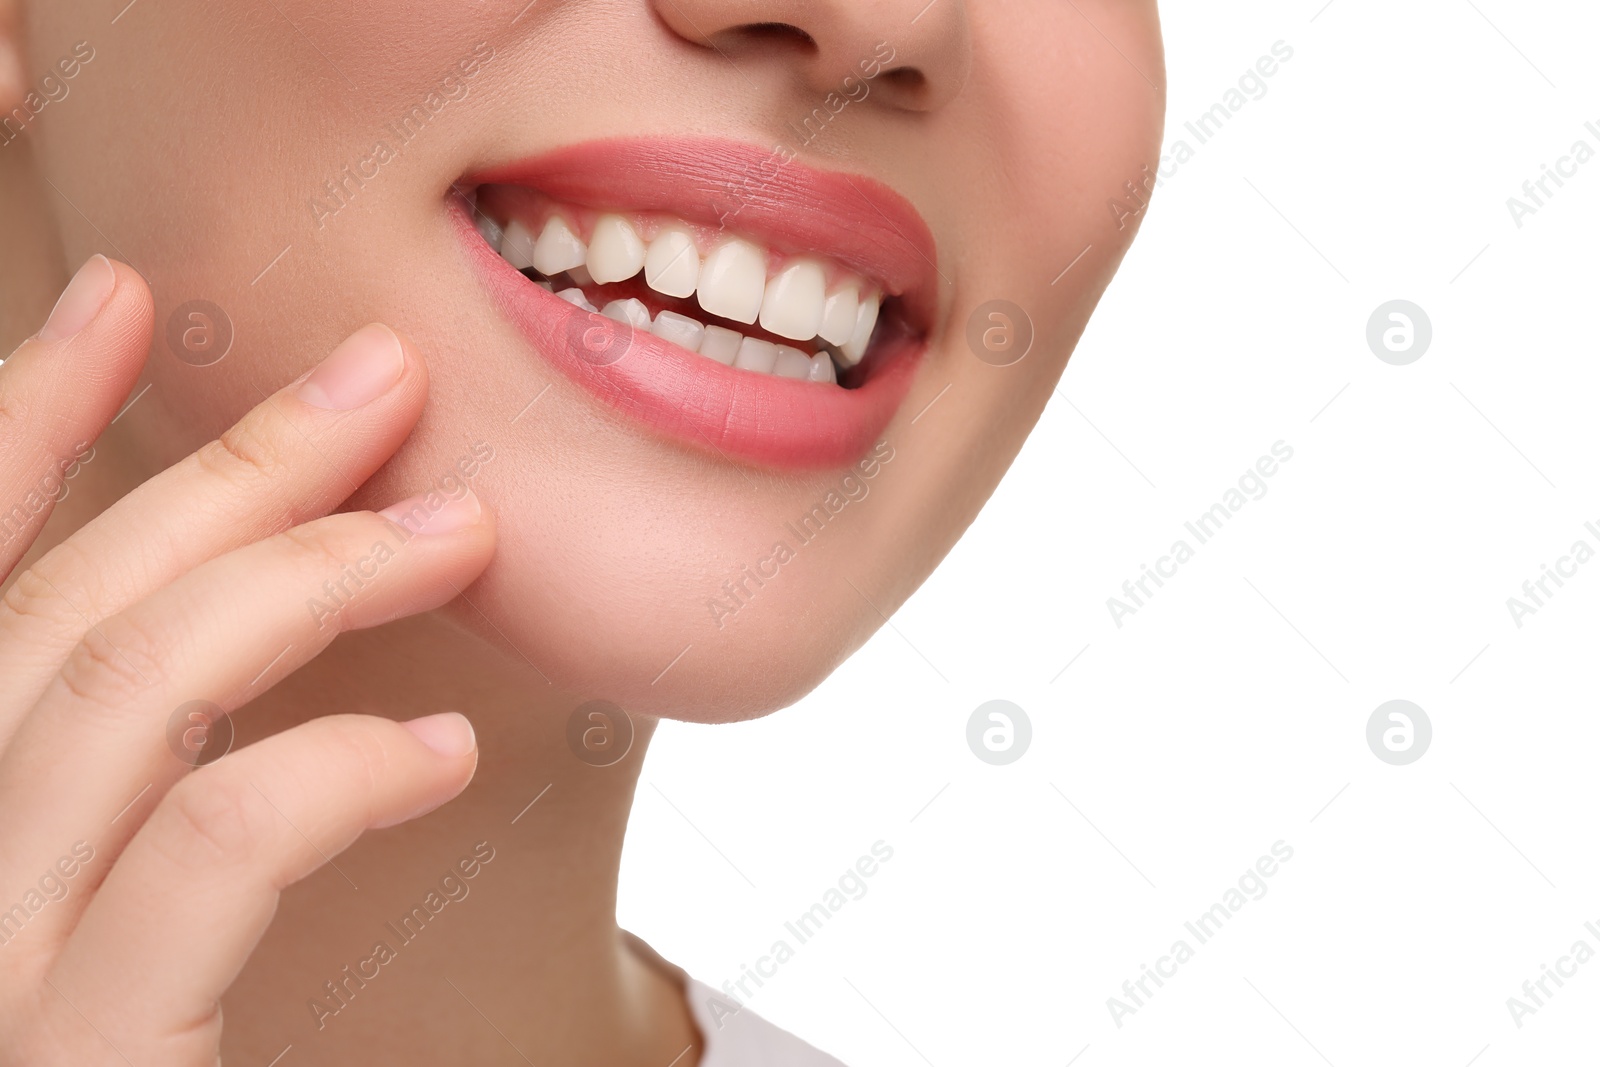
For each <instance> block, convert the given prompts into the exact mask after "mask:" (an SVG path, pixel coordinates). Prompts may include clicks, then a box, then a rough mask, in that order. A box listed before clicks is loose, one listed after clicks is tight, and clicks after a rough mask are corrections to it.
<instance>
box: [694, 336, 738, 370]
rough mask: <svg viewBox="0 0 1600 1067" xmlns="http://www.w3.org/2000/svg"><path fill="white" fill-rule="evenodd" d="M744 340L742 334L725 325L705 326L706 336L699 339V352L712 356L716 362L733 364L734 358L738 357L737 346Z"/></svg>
mask: <svg viewBox="0 0 1600 1067" xmlns="http://www.w3.org/2000/svg"><path fill="white" fill-rule="evenodd" d="M742 342H744V334H742V333H739V331H738V330H728V328H726V326H706V336H704V338H702V339H701V347H699V354H701V355H706V357H710V358H714V360H717V362H718V363H725V365H728V366H733V362H734V360H736V358H739V346H741V344H742Z"/></svg>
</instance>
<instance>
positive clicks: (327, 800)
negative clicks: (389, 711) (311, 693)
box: [50, 714, 477, 1063]
mask: <svg viewBox="0 0 1600 1067" xmlns="http://www.w3.org/2000/svg"><path fill="white" fill-rule="evenodd" d="M476 762H477V749H476V745H475V742H474V740H473V735H472V727H471V726H470V725H469V724H468V722H467V720H466V719H465V718H463V717H462V716H460V715H456V714H446V715H437V716H431V717H429V718H427V719H420V720H416V721H414V722H411V723H407V724H404V725H402V724H399V723H395V722H391V721H389V720H387V719H379V718H373V717H370V716H358V715H336V716H329V717H327V718H323V719H315V720H313V721H311V722H308V723H305V724H303V725H301V726H298V727H295V728H294V729H292V730H286V731H284V732H283V733H280V734H276V735H274V736H272V737H269V738H267V739H266V740H264V741H260V742H257V743H256V744H253V745H251V746H249V747H248V748H244V749H241V750H239V751H238V752H235V753H233V754H232V755H230V756H228V757H227V758H226V759H223V760H220V761H219V762H217V763H214V764H212V765H210V766H208V767H205V768H202V769H201V770H199V771H197V772H195V773H194V774H193V775H191V776H189V777H188V778H187V779H186V780H184V781H183V782H182V783H181V784H179V785H178V786H177V787H176V788H174V789H173V790H172V791H171V793H169V794H168V795H167V797H166V799H165V800H164V801H162V803H161V805H160V806H159V807H158V808H157V809H156V811H155V812H154V814H152V815H151V817H150V819H149V821H148V822H146V823H145V825H144V827H143V828H142V829H141V830H140V831H139V833H138V835H137V836H136V837H135V838H134V839H133V841H132V842H131V843H130V844H129V846H128V849H127V851H126V852H125V853H124V854H123V856H122V859H121V860H120V861H119V862H118V863H117V865H116V867H115V868H113V869H112V871H111V873H110V875H109V876H108V877H107V878H106V881H105V883H104V885H103V886H102V887H101V890H100V892H99V893H98V895H96V897H95V899H94V902H93V904H91V905H90V907H89V909H88V911H87V912H85V914H84V916H83V920H82V922H81V923H80V924H79V926H78V928H77V930H75V931H74V932H73V934H72V937H71V939H70V940H69V942H68V944H67V946H66V948H65V949H64V951H63V952H62V954H61V956H60V957H59V958H58V960H57V962H56V965H55V967H54V968H53V971H52V973H51V975H50V981H51V983H52V984H53V985H54V986H55V987H56V991H57V992H58V993H59V994H60V996H61V997H63V998H65V999H66V1000H69V1001H70V1002H71V1007H72V1009H73V1011H68V1012H66V1014H67V1015H69V1016H74V1017H72V1018H68V1019H66V1020H64V1021H66V1022H68V1023H72V1022H77V1018H76V1016H75V1014H74V1013H78V1014H81V1016H82V1018H85V1019H88V1020H91V1021H92V1022H93V1023H94V1026H95V1027H96V1028H98V1029H99V1030H100V1031H102V1032H103V1033H104V1035H105V1037H106V1039H107V1040H109V1041H111V1042H113V1043H115V1044H116V1046H117V1047H118V1049H119V1050H120V1051H121V1052H122V1053H123V1054H124V1055H126V1056H128V1057H129V1058H130V1059H131V1061H132V1062H134V1063H202V1062H204V1063H210V1062H211V1060H210V1059H209V1058H207V1057H206V1055H205V1054H206V1053H207V1052H212V1054H214V1051H213V1050H214V1048H215V1045H216V1041H217V1039H218V1038H219V1036H220V1034H221V1018H220V1015H219V1014H218V1011H217V1002H218V1000H219V999H220V998H221V996H222V994H223V992H224V991H226V990H227V988H228V986H229V985H231V984H232V983H233V980H234V979H235V978H236V977H237V976H238V973H239V971H240V969H241V968H242V967H243V966H244V964H245V961H246V960H247V959H248V958H249V956H250V953H251V952H252V951H253V950H254V948H255V946H256V944H257V942H259V941H260V939H261V936H262V934H263V933H265V932H266V929H267V926H268V924H269V923H270V922H271V921H272V915H273V912H274V910H275V909H276V908H277V903H278V894H279V892H280V891H281V890H283V889H284V888H286V887H287V886H289V885H291V884H293V883H294V882H297V881H299V880H300V879H302V878H304V877H305V876H306V875H308V874H310V873H311V872H313V871H315V870H317V869H318V868H319V867H321V866H322V865H323V864H325V863H333V864H334V865H335V866H337V860H336V859H335V858H334V857H336V856H337V855H338V854H339V853H340V852H342V851H343V850H344V849H345V848H347V847H348V846H349V845H350V844H351V843H352V842H353V841H355V840H356V838H357V837H359V836H360V835H361V834H362V833H363V832H364V831H366V830H368V829H372V828H376V827H382V826H391V825H394V824H395V823H400V822H404V821H406V820H408V819H412V818H415V817H417V816H418V815H421V814H423V813H425V812H428V811H432V810H433V809H434V808H436V807H438V806H439V805H440V804H443V803H445V802H446V801H447V800H449V799H451V798H452V797H454V796H455V795H456V794H458V793H459V792H460V791H461V790H462V789H464V788H466V785H467V782H468V781H469V780H470V779H471V777H472V772H473V768H474V767H475V766H476ZM132 975H157V976H160V980H159V981H145V982H140V981H130V980H129V978H130V976H132ZM63 1010H64V1009H63ZM78 1026H79V1027H81V1026H82V1023H81V1022H78Z"/></svg>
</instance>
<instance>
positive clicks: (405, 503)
mask: <svg viewBox="0 0 1600 1067" xmlns="http://www.w3.org/2000/svg"><path fill="white" fill-rule="evenodd" d="M378 514H379V515H382V516H383V517H384V518H386V519H388V520H389V521H390V522H392V523H394V524H396V525H397V526H403V527H405V528H406V529H407V530H409V531H411V532H412V533H414V534H429V535H436V534H447V533H455V532H456V531H457V530H464V529H466V528H467V527H468V526H471V525H472V524H473V523H475V522H477V521H479V520H480V519H482V518H483V505H482V504H480V503H478V497H477V495H476V494H475V493H473V492H472V490H470V489H469V490H467V495H466V496H464V497H461V498H460V499H459V500H452V499H451V498H450V497H447V496H445V495H444V494H442V493H437V492H434V493H425V494H423V495H422V496H414V497H412V498H411V499H410V500H402V501H401V502H400V503H398V504H391V505H389V506H388V507H386V508H384V509H383V510H382V511H380V512H378Z"/></svg>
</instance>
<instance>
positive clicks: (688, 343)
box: [650, 311, 739, 353]
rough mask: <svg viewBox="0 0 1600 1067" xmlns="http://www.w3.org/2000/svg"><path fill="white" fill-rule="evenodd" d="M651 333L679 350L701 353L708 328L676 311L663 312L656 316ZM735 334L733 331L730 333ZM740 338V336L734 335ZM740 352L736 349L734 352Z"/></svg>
mask: <svg viewBox="0 0 1600 1067" xmlns="http://www.w3.org/2000/svg"><path fill="white" fill-rule="evenodd" d="M712 329H716V327H714V326H713V327H712ZM650 332H651V333H653V334H655V335H656V336H657V337H659V338H661V339H662V340H663V341H671V342H672V343H673V344H675V345H677V346H678V347H679V348H687V349H688V350H689V351H691V352H698V351H700V343H701V341H702V340H704V339H705V335H706V327H704V326H702V325H701V324H700V323H698V322H696V321H695V320H694V319H691V318H690V317H689V316H687V315H680V314H678V313H677V312H676V311H663V312H660V313H659V314H657V315H656V321H655V324H654V325H653V326H651V327H650ZM728 332H729V333H733V331H732V330H729V331H728ZM733 335H734V336H735V337H738V336H739V335H738V334H736V333H735V334H733ZM738 351H739V350H738V348H737V347H735V348H734V352H735V353H737V352H738Z"/></svg>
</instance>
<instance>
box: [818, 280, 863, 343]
mask: <svg viewBox="0 0 1600 1067" xmlns="http://www.w3.org/2000/svg"><path fill="white" fill-rule="evenodd" d="M860 305H861V293H860V291H859V290H858V289H857V288H856V286H854V285H845V286H840V288H839V289H838V290H837V291H835V292H834V293H832V294H831V295H830V296H829V297H828V301H827V303H825V304H823V305H822V325H821V326H819V327H817V336H818V337H820V338H822V339H823V340H824V341H826V342H828V343H829V344H830V345H842V344H844V343H845V342H846V341H848V340H850V335H851V334H853V333H855V332H856V309H857V308H858V307H859V306H860Z"/></svg>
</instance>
